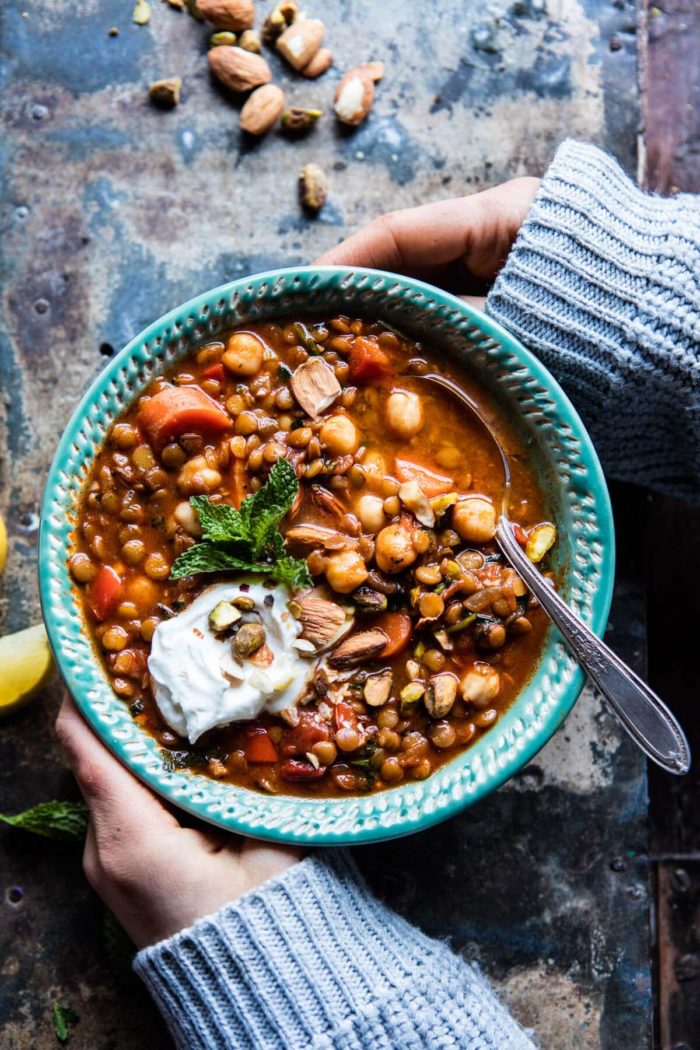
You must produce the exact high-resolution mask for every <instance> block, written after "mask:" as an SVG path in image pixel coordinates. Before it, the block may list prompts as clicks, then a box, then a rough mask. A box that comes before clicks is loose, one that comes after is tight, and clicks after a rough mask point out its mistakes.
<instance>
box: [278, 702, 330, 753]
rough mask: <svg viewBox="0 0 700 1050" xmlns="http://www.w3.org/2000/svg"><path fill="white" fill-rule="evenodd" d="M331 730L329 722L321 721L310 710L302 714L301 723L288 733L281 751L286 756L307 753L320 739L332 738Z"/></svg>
mask: <svg viewBox="0 0 700 1050" xmlns="http://www.w3.org/2000/svg"><path fill="white" fill-rule="evenodd" d="M330 738H331V730H330V726H329V725H328V723H327V722H319V721H318V719H316V718H314V716H313V715H311V714H309V713H308V712H306V713H304V714H302V715H301V717H300V718H299V725H297V726H294V728H293V729H290V730H289V732H288V733H286V735H285V738H284V740H283V741H282V744H281V745H280V751H281V753H282V754H283V755H285V756H292V755H305V754H306V753H307V752H308V751H310V750H311V748H312V747H313V746H314V744H318V742H319V741H320V740H330Z"/></svg>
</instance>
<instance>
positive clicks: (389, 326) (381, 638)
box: [40, 267, 613, 844]
mask: <svg viewBox="0 0 700 1050" xmlns="http://www.w3.org/2000/svg"><path fill="white" fill-rule="evenodd" d="M233 329H237V330H238V333H239V334H238V336H237V337H236V339H234V340H233V342H230V341H229V340H230V335H231V332H232V330H233ZM243 333H245V334H246V338H245V339H243V338H241V335H242V334H243ZM331 344H333V345H331ZM377 351H379V353H377ZM253 358H255V360H254V359H253ZM426 362H427V364H428V365H429V367H431V368H436V367H437V368H440V369H444V370H446V371H447V372H448V374H450V375H452V376H457V377H459V380H460V382H461V383H462V384H463V385H465V386H466V387H467V388H468V389H469V390H470V392H471V393H472V395H473V396H476V397H477V399H479V402H480V404H481V405H482V407H484V408H486V410H488V411H489V412H490V413H491V415H492V418H493V419H494V420H495V421H497V423H498V424H499V426H500V427H501V428H502V430H501V433H502V435H503V436H504V437H505V439H506V442H507V445H508V448H509V451H510V452H511V465H512V466H513V467H514V470H515V474H516V499H517V500H518V501H519V503H518V506H519V508H520V509H519V513H520V516H521V520H522V526H523V542H526V541H527V539H528V537H531V536H532V535H533V534H534V532H535V530H534V526H536V525H538V524H541V523H542V522H543V521H551V522H554V523H555V524H556V526H557V529H558V536H559V538H558V542H557V543H556V545H555V546H554V547H553V548H552V550H551V551H550V552H549V554H548V555H547V556H546V558H545V560H544V561H543V562H542V567H543V569H545V570H547V571H550V572H551V573H552V575H553V577H554V579H555V581H556V586H557V587H558V588H559V589H560V590H561V592H562V593H563V594H564V596H565V597H566V598H567V600H569V601H570V602H571V603H572V604H573V605H574V606H575V607H576V609H577V610H578V612H579V614H580V615H582V617H583V618H584V619H585V620H586V621H587V622H588V623H590V624H591V625H592V626H593V628H594V630H597V631H601V630H602V629H603V627H604V624H605V620H606V617H607V613H608V608H609V603H610V594H611V586H612V572H613V534H612V523H611V514H610V507H609V501H608V497H607V491H606V488H605V483H604V481H603V478H602V474H601V471H600V467H599V464H598V461H597V458H596V456H595V452H594V451H593V449H592V447H591V445H590V441H589V439H588V437H587V435H586V433H585V431H584V430H583V427H582V425H581V423H580V421H579V419H578V417H577V416H576V414H575V412H574V410H573V409H572V407H571V405H570V404H569V402H568V401H567V399H566V397H565V396H564V394H563V393H562V392H561V391H560V389H559V388H558V386H557V385H556V383H555V381H554V380H553V379H552V377H551V376H549V374H548V373H547V372H546V371H545V370H544V369H543V368H542V366H541V365H540V364H539V363H538V362H537V361H535V360H534V359H533V358H532V356H531V355H530V354H529V353H528V352H527V351H526V350H525V349H524V348H523V347H522V346H520V345H519V344H518V343H517V342H516V341H515V340H513V339H512V337H510V336H509V335H508V334H507V333H505V332H504V331H503V330H502V329H500V328H499V327H498V326H497V325H495V324H494V323H493V322H491V321H490V320H489V319H488V318H487V317H485V316H484V315H482V314H480V313H479V312H478V311H475V310H473V309H472V308H470V307H468V306H467V305H465V304H464V303H462V302H461V301H460V300H458V299H455V298H454V297H452V296H449V295H447V294H445V293H443V292H440V291H438V290H436V289H433V288H431V287H430V286H428V285H425V284H422V283H421V282H418V281H412V280H410V279H408V278H401V277H396V276H394V275H391V274H384V273H379V272H376V271H366V270H358V269H351V270H349V269H345V268H335V267H328V268H306V269H300V270H279V271H273V272H271V273H267V274H261V275H258V276H256V277H253V278H250V279H248V280H244V281H238V282H234V283H233V284H230V285H226V286H224V287H222V288H219V289H215V290H214V291H212V292H209V293H206V294H205V295H202V296H200V297H198V298H197V299H194V300H192V301H190V302H189V303H187V304H185V305H184V306H183V307H181V308H179V309H177V310H175V311H173V312H172V313H171V314H169V315H167V316H166V317H164V318H163V319H161V320H160V321H158V322H156V323H155V324H154V325H152V326H151V327H150V328H149V329H147V330H146V331H145V332H144V333H142V334H141V335H140V336H139V337H137V338H136V339H135V340H133V341H132V343H131V344H130V345H129V346H128V347H126V348H125V350H123V351H122V352H121V354H119V355H118V356H117V357H116V358H115V359H114V360H113V361H111V362H110V363H109V365H108V366H107V368H106V369H105V371H104V373H103V374H102V375H101V376H100V377H99V378H98V380H97V381H96V382H95V384H94V385H93V387H92V388H91V390H90V391H89V392H88V394H87V395H86V397H85V398H84V399H83V401H82V403H81V404H80V406H79V407H78V409H77V411H76V413H75V415H74V416H73V419H72V420H71V422H70V424H69V426H68V428H67V430H66V433H65V435H64V437H63V440H62V442H61V445H60V447H59V449H58V452H57V454H56V457H55V460H54V463H53V466H52V469H51V473H50V476H49V481H48V485H47V490H46V496H45V500H44V507H43V515H42V531H41V540H40V543H41V551H40V564H41V592H42V604H43V609H44V616H45V620H46V623H47V627H48V631H49V637H50V640H51V643H52V647H53V649H54V652H55V654H56V657H57V660H58V662H59V665H60V667H61V670H62V672H63V674H64V677H65V678H66V681H67V683H68V685H69V687H70V689H71V691H72V692H73V694H74V695H75V697H76V701H77V703H78V706H79V707H80V709H81V710H82V711H83V713H84V714H85V715H86V717H87V718H88V720H89V721H90V722H91V724H92V725H93V727H94V728H95V730H96V731H97V732H98V734H99V735H100V736H101V737H102V738H103V740H104V741H105V742H106V743H107V744H108V746H110V747H111V749H112V750H113V751H114V752H115V753H116V754H117V755H118V756H119V757H120V758H121V759H122V760H123V761H124V762H125V763H126V764H127V765H128V766H129V768H131V769H132V770H133V772H134V773H135V774H136V775H138V776H139V777H140V778H141V779H142V780H144V781H145V782H146V783H147V784H149V785H150V786H151V787H152V788H153V789H154V790H156V791H158V792H160V793H161V794H163V795H164V796H166V797H167V798H169V799H170V800H172V801H173V802H175V803H177V804H178V805H180V806H182V807H183V808H185V809H188V810H190V811H191V812H193V813H195V814H197V815H198V816H200V817H202V818H204V819H206V820H209V821H212V822H214V823H217V824H220V825H222V826H224V827H228V828H230V829H232V830H238V831H242V832H244V833H247V834H251V835H255V836H258V837H263V838H268V839H276V840H280V841H282V840H286V841H295V842H306V843H310V844H322V843H336V844H338V843H343V842H361V841H371V840H373V839H380V838H386V837H390V836H392V835H401V834H407V833H409V832H412V831H415V830H418V829H420V828H422V827H425V826H427V825H429V824H431V823H434V822H436V821H438V820H441V819H444V818H445V817H447V816H449V815H451V814H452V813H454V812H455V811H457V810H459V809H460V808H462V807H464V806H466V805H468V804H470V803H471V802H473V801H475V800H476V799H477V798H480V797H482V796H483V795H484V794H486V793H488V792H489V791H490V790H492V789H493V788H494V787H496V786H498V784H500V783H502V782H503V780H505V779H507V777H509V776H511V775H512V774H513V773H514V772H515V771H516V770H517V769H518V768H520V767H521V766H522V765H523V764H525V763H526V762H527V761H528V760H529V759H530V758H531V757H532V755H533V754H535V753H536V751H537V750H538V749H539V748H540V747H541V746H542V745H543V744H544V743H545V742H546V740H547V739H549V737H550V736H551V735H552V733H553V732H554V731H555V729H556V728H557V726H558V725H559V724H560V722H561V721H562V719H563V718H564V717H565V715H566V714H567V713H568V711H569V710H570V708H571V707H572V705H573V703H574V702H575V700H576V697H577V696H578V693H579V691H580V689H581V686H582V675H581V673H580V671H579V670H578V668H577V667H576V666H575V664H574V663H573V661H572V660H571V659H570V657H569V656H568V654H567V653H566V651H565V649H564V648H563V646H562V644H561V643H560V642H559V641H558V639H557V636H556V633H555V632H554V631H553V630H552V629H548V628H547V627H546V624H545V623H544V622H543V620H542V618H541V613H540V611H539V610H537V609H536V608H533V605H532V603H531V602H528V596H527V595H526V594H522V593H518V592H519V591H521V589H522V588H521V586H520V583H519V581H518V580H517V578H515V579H514V578H513V577H514V574H512V572H510V570H508V567H507V566H506V565H505V564H504V563H502V561H501V560H500V559H499V558H498V557H497V556H496V555H497V552H496V549H495V547H494V546H493V544H492V542H491V539H490V536H489V529H488V521H487V520H486V521H485V518H484V513H485V514H486V518H488V509H487V508H488V506H489V505H492V504H493V501H494V500H495V499H497V494H498V479H497V476H496V475H495V474H494V472H493V470H492V469H491V467H492V465H491V466H490V465H489V463H488V461H487V458H488V457H487V455H486V452H485V450H484V449H483V448H480V447H479V439H478V436H477V435H476V434H475V433H471V432H469V430H468V423H467V422H466V421H465V420H464V419H462V418H460V417H459V414H458V412H457V410H456V408H455V406H454V405H451V404H450V403H449V401H445V400H442V399H441V398H442V395H438V394H437V393H436V394H435V395H433V394H432V393H431V394H430V395H428V396H426V394H425V392H424V393H423V394H422V395H421V398H420V399H419V401H418V403H416V391H417V390H419V389H421V388H420V384H417V385H416V383H415V379H416V377H417V376H418V375H419V374H420V371H421V369H423V368H424V367H426ZM319 368H322V369H324V370H325V371H324V372H323V373H322V374H319V375H315V374H313V373H316V372H318V369H319ZM300 369H301V371H300ZM305 373H312V374H311V375H310V377H309V376H308V375H307V379H308V382H306V383H305V384H302V385H300V381H299V377H300V376H301V377H302V378H303V377H304V375H305ZM331 380H333V381H334V382H335V386H333V383H332V382H331ZM319 384H320V385H319ZM324 384H326V385H329V389H326V386H325V385H324ZM330 386H333V389H332V390H331V389H330ZM336 387H337V388H338V389H336ZM295 388H296V389H295ZM423 389H424V385H423ZM445 396H447V395H445ZM309 398H311V400H309ZM193 399H194V400H193ZM202 399H204V400H202ZM195 401H196V403H195ZM465 428H466V429H465ZM251 438H254V440H252V441H251ZM443 464H444V465H443ZM426 479H427V481H426ZM436 479H437V480H436ZM416 482H417V483H418V484H416ZM431 486H432V487H431ZM438 490H439V491H438ZM246 497H247V499H246ZM479 499H481V500H482V503H481V505H479V503H478V500H479ZM105 500H106V506H105V505H103V501H105ZM243 501H244V502H243ZM470 501H471V502H470ZM489 501H491V504H490V503H489ZM242 502H243V507H242V509H241V511H240V513H239V517H238V518H235V519H232V518H231V517H230V513H231V511H230V508H231V507H239V506H240V505H241V503H242ZM111 504H113V506H111ZM110 508H111V509H110ZM227 508H228V509H227ZM246 508H248V509H247V510H246ZM272 508H275V509H273V510H272V514H271V515H270V514H269V513H268V514H267V518H266V521H267V526H266V529H267V531H264V535H263V536H260V535H257V538H256V537H254V536H253V535H252V533H251V532H250V531H248V532H245V529H249V526H250V521H251V520H252V521H254V522H256V521H260V520H261V518H262V514H263V512H265V513H267V512H269V511H270V510H271V509H272ZM251 511H255V513H253V514H252V518H251V514H250V513H249V512H251ZM475 511H478V513H475ZM222 515H223V517H225V518H226V521H223V518H222ZM241 515H242V517H243V518H246V521H247V522H248V524H247V525H246V524H245V522H242V520H241ZM246 515H247V517H246ZM249 519H250V520H249ZM380 519H381V520H380ZM232 527H233V529H234V532H233V533H231V532H230V531H226V529H229V530H230V528H232ZM222 528H223V532H222V531H221V530H222ZM241 529H243V532H241ZM236 530H238V531H236ZM295 530H296V531H295ZM202 532H203V534H202ZM383 532H384V535H383V536H382V533H383ZM244 533H245V534H244ZM399 548H400V549H399ZM212 559H213V560H212ZM232 559H234V560H232ZM392 559H394V560H393V561H392ZM396 559H398V560H396ZM547 559H549V560H547ZM213 570H216V571H213ZM465 580H466V581H467V583H466V585H465V583H464V581H465ZM455 582H460V586H459V587H457V588H454V583H455ZM310 587H313V588H314V590H313V591H312V592H311V595H309V593H308V591H309V588H310ZM450 588H452V590H450ZM444 594H446V595H447V600H445V598H443V595H444ZM479 594H481V595H482V599H481V600H480V599H478V598H477V599H476V606H478V608H473V606H474V604H475V601H474V599H475V596H476V595H479ZM484 594H485V597H486V598H488V599H489V601H488V602H486V604H485V605H484V604H482V602H483V600H484ZM292 598H293V600H292V602H291V604H290V601H289V599H292ZM309 599H311V601H312V605H311V607H309V605H308V601H309ZM314 601H316V603H317V604H316V605H315V606H314V605H313V602H314ZM319 602H321V603H327V604H325V605H320V606H319V605H318V603H319ZM305 603H306V609H304V605H305ZM173 604H174V605H175V608H173ZM319 609H321V611H322V612H323V613H324V616H323V618H322V619H323V623H322V624H321V625H319V623H318V622H317V620H315V619H314V616H315V615H316V614H317V613H318V611H319ZM305 613H306V620H305V615H304V614H305ZM309 616H311V621H309ZM187 617H189V618H190V622H189V624H188V626H187V633H186V636H185V635H182V634H180V635H179V636H178V633H177V629H178V628H179V626H180V625H185V623H186V618H187ZM329 617H330V619H329ZM341 621H342V622H341ZM516 621H521V622H520V623H518V624H517V625H516ZM522 621H526V622H525V623H523V622H522ZM329 623H330V625H331V626H330V627H329ZM451 628H456V629H455V630H451ZM314 630H315V632H316V633H314ZM319 630H320V631H321V634H322V635H323V637H322V638H319V636H318V632H319ZM324 632H325V634H324ZM329 632H330V633H329ZM334 632H335V633H334ZM447 632H449V633H447ZM200 634H201V635H202V638H201V639H200V638H199V635H200ZM184 637H186V638H187V639H188V644H190V650H192V651H191V652H190V653H189V655H188V651H187V645H185V644H183V642H182V639H183V638H184ZM358 637H359V639H360V641H359V642H357V639H358ZM193 638H196V639H198V642H202V645H203V646H204V647H205V648H204V650H203V651H204V652H205V655H204V656H202V655H201V653H200V651H199V649H197V650H196V651H194V650H193V646H192V644H191V643H192V639H193ZM455 643H456V644H455ZM229 660H232V663H230V664H227V661H229ZM183 661H184V664H183ZM195 664H196V666H197V667H198V668H200V670H201V671H202V674H203V675H205V677H204V680H203V681H202V680H201V679H200V680H199V685H198V687H197V689H192V688H188V689H186V690H184V691H183V690H182V688H181V682H182V672H183V671H184V673H185V675H186V674H187V671H188V668H189V667H192V666H194V665H195ZM213 665H216V670H215V672H214V673H215V674H216V675H217V676H218V681H219V683H220V682H221V679H222V676H223V678H224V679H225V685H226V688H221V689H219V690H218V693H217V690H216V689H212V688H211V680H210V679H207V678H206V675H211V674H212V673H213V672H212V666H213ZM312 669H313V670H312ZM149 670H150V676H149V675H148V673H147V672H148V671H149ZM273 672H274V675H277V678H276V679H275V681H274V682H272V681H271V675H273ZM475 673H476V674H477V675H482V676H484V677H485V678H491V677H493V676H494V675H495V679H497V691H496V692H494V689H495V688H496V686H494V687H493V688H490V689H487V690H486V691H484V690H483V689H482V690H481V695H477V692H478V691H475V684H474V674H475ZM470 676H471V678H470ZM495 679H494V680H495ZM470 681H471V685H470V684H469V682H470ZM178 683H180V687H178ZM319 683H321V684H320V685H319ZM479 684H481V683H479ZM193 693H195V694H198V695H205V694H206V696H207V697H211V696H213V695H214V694H216V697H217V699H216V704H214V705H212V704H208V705H204V708H205V709H204V710H202V705H201V704H200V705H197V704H196V703H195V704H191V703H190V700H191V697H192V694H193ZM486 693H489V695H488V696H486ZM385 694H386V695H385ZM154 695H155V697H156V699H157V700H158V703H157V704H155V703H154V702H153V697H154ZM436 697H437V699H436ZM475 701H476V702H475ZM213 708H215V709H213ZM483 716H486V717H483ZM319 726H320V727H321V728H320V729H319V728H318V727H319ZM489 726H490V728H489ZM382 731H383V732H382ZM380 734H381V735H380ZM397 738H398V739H397ZM193 755H194V756H195V757H194V759H193V757H192V756H193ZM183 766H186V767H187V768H182V767H183Z"/></svg>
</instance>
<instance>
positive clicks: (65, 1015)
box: [52, 1002, 80, 1043]
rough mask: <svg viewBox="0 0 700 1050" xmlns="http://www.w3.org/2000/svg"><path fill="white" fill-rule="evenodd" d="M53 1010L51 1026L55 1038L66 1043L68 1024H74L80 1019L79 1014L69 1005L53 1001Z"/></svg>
mask: <svg viewBox="0 0 700 1050" xmlns="http://www.w3.org/2000/svg"><path fill="white" fill-rule="evenodd" d="M52 1010H53V1027H54V1031H55V1033H56V1038H57V1039H58V1041H59V1043H66V1042H67V1041H68V1036H69V1032H68V1025H69V1024H75V1023H76V1022H77V1021H79V1020H80V1015H79V1014H77V1013H76V1012H75V1010H73V1009H72V1008H71V1007H70V1006H63V1004H62V1003H59V1002H54V1004H53V1006H52Z"/></svg>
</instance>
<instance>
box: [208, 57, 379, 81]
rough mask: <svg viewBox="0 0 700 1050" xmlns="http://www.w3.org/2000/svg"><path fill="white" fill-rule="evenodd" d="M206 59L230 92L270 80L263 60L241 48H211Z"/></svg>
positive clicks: (217, 77)
mask: <svg viewBox="0 0 700 1050" xmlns="http://www.w3.org/2000/svg"><path fill="white" fill-rule="evenodd" d="M208 58H209V68H210V69H211V71H212V73H213V74H214V76H215V77H216V79H217V80H220V81H221V83H222V84H223V85H224V86H225V87H227V88H228V89H229V90H230V91H250V90H251V88H256V87H259V86H260V84H269V82H270V81H271V80H272V73H271V72H270V67H269V66H268V64H267V62H266V61H265V59H264V58H261V56H260V55H253V54H252V53H251V52H250V51H244V50H243V48H241V47H213V48H212V49H211V51H210V52H209V55H208ZM369 83H371V81H370V82H369Z"/></svg>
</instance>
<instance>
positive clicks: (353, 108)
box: [219, 49, 374, 126]
mask: <svg viewBox="0 0 700 1050" xmlns="http://www.w3.org/2000/svg"><path fill="white" fill-rule="evenodd" d="M219 50H221V49H219ZM373 101H374V82H373V80H372V78H371V77H370V76H369V75H368V74H367V73H365V72H363V71H362V69H361V68H360V67H359V66H358V67H357V68H355V69H350V70H348V72H347V73H346V74H345V76H344V77H343V79H342V80H341V81H340V83H339V84H338V87H337V88H336V89H335V105H334V109H335V115H336V117H337V118H338V120H339V121H340V122H341V123H342V124H351V125H353V126H356V125H358V124H361V123H362V121H363V120H364V119H365V117H366V116H367V114H368V113H369V111H370V109H371V108H372V102H373Z"/></svg>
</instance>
